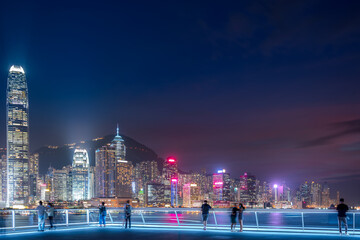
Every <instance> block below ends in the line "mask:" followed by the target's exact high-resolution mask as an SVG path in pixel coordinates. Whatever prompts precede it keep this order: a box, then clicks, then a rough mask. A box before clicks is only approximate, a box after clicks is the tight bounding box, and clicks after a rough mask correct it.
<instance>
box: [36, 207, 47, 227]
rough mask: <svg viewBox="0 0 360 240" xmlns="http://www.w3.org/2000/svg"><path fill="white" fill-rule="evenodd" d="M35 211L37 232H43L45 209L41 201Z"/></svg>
mask: <svg viewBox="0 0 360 240" xmlns="http://www.w3.org/2000/svg"><path fill="white" fill-rule="evenodd" d="M36 210H37V211H38V226H39V229H38V230H39V231H41V232H43V231H44V230H45V213H46V208H45V207H44V206H43V202H42V201H40V202H39V206H38V207H37V208H36Z"/></svg>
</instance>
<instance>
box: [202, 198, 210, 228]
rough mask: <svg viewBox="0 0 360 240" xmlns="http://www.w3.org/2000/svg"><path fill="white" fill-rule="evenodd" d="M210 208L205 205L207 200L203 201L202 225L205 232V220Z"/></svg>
mask: <svg viewBox="0 0 360 240" xmlns="http://www.w3.org/2000/svg"><path fill="white" fill-rule="evenodd" d="M210 209H211V206H210V205H209V204H208V203H207V200H205V201H204V204H203V205H202V206H201V213H202V220H203V224H204V230H206V225H207V220H208V217H209V211H210Z"/></svg>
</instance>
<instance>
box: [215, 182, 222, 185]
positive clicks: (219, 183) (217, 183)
mask: <svg viewBox="0 0 360 240" xmlns="http://www.w3.org/2000/svg"><path fill="white" fill-rule="evenodd" d="M215 185H223V182H216V183H215Z"/></svg>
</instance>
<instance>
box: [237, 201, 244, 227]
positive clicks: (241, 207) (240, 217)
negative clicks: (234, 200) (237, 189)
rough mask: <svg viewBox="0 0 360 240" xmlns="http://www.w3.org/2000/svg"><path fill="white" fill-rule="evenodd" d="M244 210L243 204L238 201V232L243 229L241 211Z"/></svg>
mask: <svg viewBox="0 0 360 240" xmlns="http://www.w3.org/2000/svg"><path fill="white" fill-rule="evenodd" d="M244 211H245V206H244V205H243V204H242V203H240V204H239V214H238V219H239V224H240V232H242V231H243V212H244Z"/></svg>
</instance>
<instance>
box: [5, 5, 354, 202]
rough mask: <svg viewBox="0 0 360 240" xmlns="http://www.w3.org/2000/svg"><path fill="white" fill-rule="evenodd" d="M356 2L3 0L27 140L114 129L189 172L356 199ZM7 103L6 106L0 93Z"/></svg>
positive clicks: (8, 54) (69, 138)
mask: <svg viewBox="0 0 360 240" xmlns="http://www.w3.org/2000/svg"><path fill="white" fill-rule="evenodd" d="M359 11H360V2H359V1H346V3H345V2H341V1H248V2H247V1H226V2H219V1H196V2H194V1H179V2H176V1H166V2H164V1H158V2H157V1H136V2H134V1H128V2H127V3H125V2H123V1H101V2H99V1H96V3H92V2H91V1H84V2H81V1H23V2H22V1H15V2H14V1H2V2H1V7H0V30H1V31H0V34H1V35H0V76H1V78H2V79H3V81H0V92H2V94H0V114H2V115H3V117H0V126H2V127H1V128H0V136H1V138H0V146H5V145H6V132H5V126H6V125H5V115H6V108H5V104H6V102H5V100H6V98H5V95H6V94H5V93H6V78H7V73H8V70H9V68H10V66H11V65H13V64H17V65H21V66H23V67H24V69H25V71H26V74H27V79H28V86H29V95H30V124H31V127H30V131H31V132H30V134H31V149H32V150H33V151H35V150H36V149H37V148H39V147H40V146H43V145H48V144H52V145H57V144H64V143H71V142H74V141H78V140H83V139H92V138H94V137H98V136H103V135H107V134H110V133H113V132H114V130H115V126H116V123H117V122H118V123H119V125H120V128H121V132H122V133H124V134H126V135H128V136H130V137H133V138H134V139H136V140H138V141H139V142H141V143H143V144H145V145H147V146H149V147H150V148H152V149H154V150H155V151H156V152H157V153H158V154H159V155H160V156H162V157H166V156H168V155H170V154H172V155H175V156H177V157H178V160H179V162H180V166H181V167H182V168H183V169H185V170H192V169H193V170H198V169H200V168H206V169H207V170H208V171H215V170H216V169H218V168H226V169H229V170H230V172H231V174H232V175H233V176H235V177H238V176H240V175H241V174H242V173H244V172H250V173H253V174H255V175H256V176H258V178H260V179H262V180H268V181H271V182H274V183H275V182H280V181H283V180H285V181H287V182H288V183H290V184H298V183H300V182H302V181H305V180H316V181H321V182H323V181H328V182H329V183H330V185H331V187H332V188H333V190H334V192H335V191H336V190H337V189H339V190H340V189H341V195H342V196H344V197H345V198H347V199H349V201H350V202H351V203H357V204H360V190H359V188H358V187H355V186H358V184H359V183H360V112H359V110H360V108H359V107H360V94H359V89H360V81H359V80H360V79H359V76H360V67H359V65H360V14H359ZM1 102H2V104H1Z"/></svg>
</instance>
